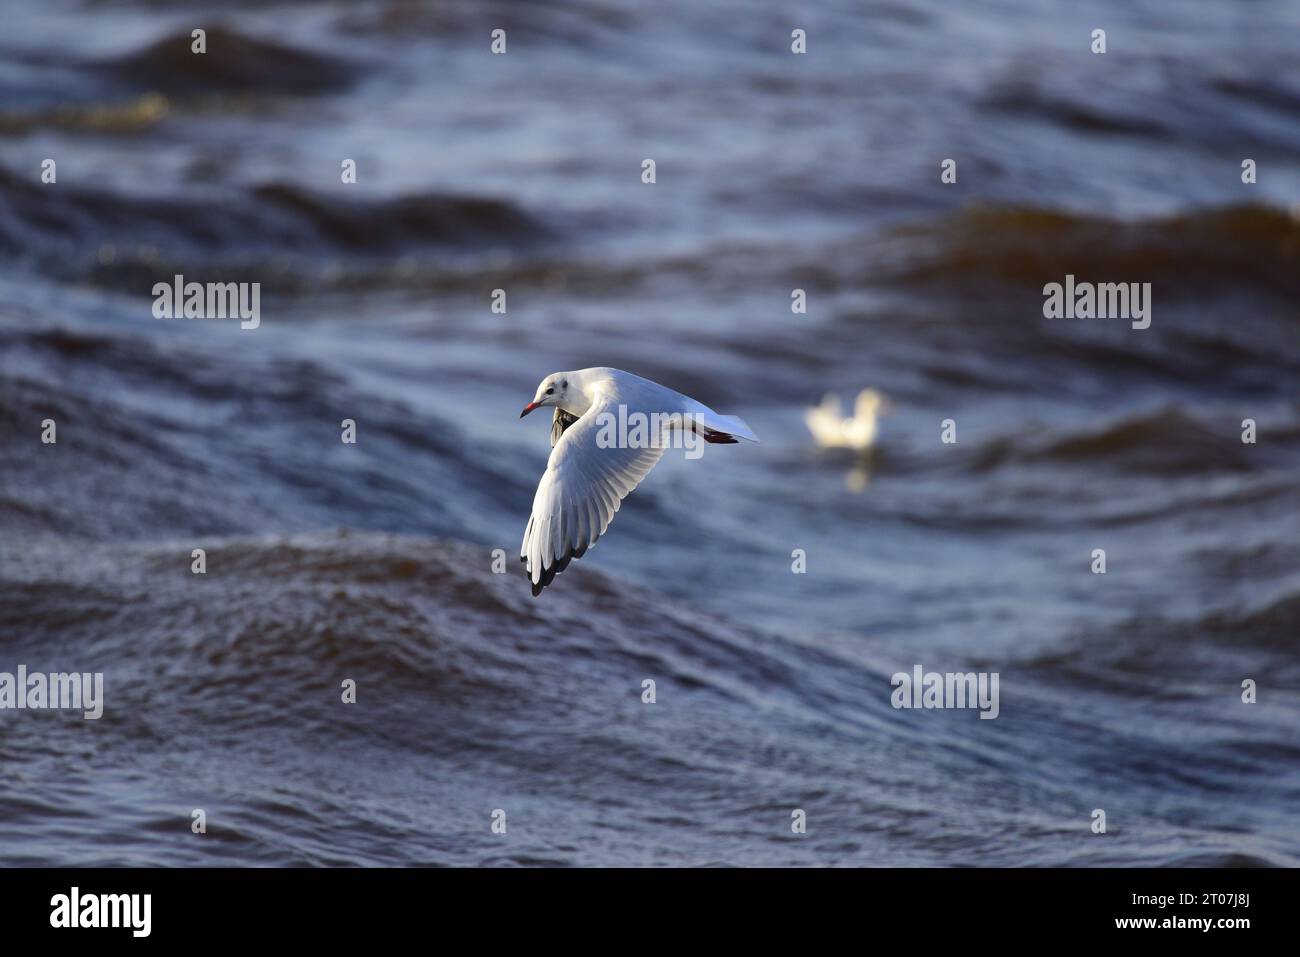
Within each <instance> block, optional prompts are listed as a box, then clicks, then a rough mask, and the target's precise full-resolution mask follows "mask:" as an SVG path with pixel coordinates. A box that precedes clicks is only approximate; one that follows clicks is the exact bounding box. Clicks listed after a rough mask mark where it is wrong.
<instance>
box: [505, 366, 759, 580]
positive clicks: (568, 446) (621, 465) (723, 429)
mask: <svg viewBox="0 0 1300 957" xmlns="http://www.w3.org/2000/svg"><path fill="white" fill-rule="evenodd" d="M542 406H551V407H553V408H554V409H555V413H554V415H553V418H552V425H551V445H552V446H553V448H552V450H551V458H550V461H548V462H547V465H546V471H545V473H543V475H542V479H541V481H540V482H539V483H538V486H537V494H536V495H535V496H534V498H533V511H532V515H531V517H530V518H529V519H528V527H527V529H525V531H524V540H523V544H522V545H521V547H520V551H519V555H520V558H521V560H522V561H523V562H524V567H525V569H526V570H527V572H528V578H529V581H530V582H531V583H532V588H533V595H538V594H540V593H541V591H542V589H543V588H545V587H546V586H547V585H549V584H550V583H551V581H552V580H553V579H554V578H555V576H556V575H557V574H559V573H560V572H561V571H563V570H564V569H565V568H566V567H567V566H568V564H569V562H570V561H571V560H572V559H574V558H581V557H582V555H583V554H584V553H585V552H586V551H587V549H588V548H590V547H591V546H592V545H593V544H595V542H596V539H598V538H599V537H600V536H601V535H603V534H604V533H605V530H606V529H607V528H608V527H609V523H610V522H611V521H612V520H613V518H614V513H615V512H617V511H618V509H619V506H620V504H621V503H622V501H623V499H624V498H626V497H627V495H628V494H629V493H630V492H631V491H632V489H634V488H636V486H637V484H638V483H639V482H640V481H641V480H642V479H643V478H645V476H646V475H647V474H648V473H649V471H650V470H651V469H652V468H654V466H655V464H656V463H657V462H658V461H659V459H660V457H661V456H662V455H663V452H664V449H665V448H669V447H671V446H672V445H674V444H679V443H680V444H684V445H688V446H689V445H690V441H694V442H700V441H703V442H710V443H715V444H730V443H734V442H735V441H736V439H737V438H742V439H747V440H749V441H751V442H757V441H758V439H757V437H756V436H755V435H754V433H753V432H751V431H750V430H749V427H748V426H747V425H745V423H744V422H743V421H741V420H740V419H738V418H736V417H735V416H730V415H720V414H718V413H717V412H714V411H713V410H712V409H710V408H709V407H708V406H707V405H705V404H704V403H702V402H697V401H696V400H695V399H692V398H691V397H690V396H686V395H682V394H681V393H680V392H675V391H673V390H672V389H669V388H667V387H666V386H662V385H660V384H659V383H657V382H652V381H651V380H649V379H643V378H641V377H640V376H638V375H633V374H632V373H630V372H623V371H622V370H620V369H610V368H605V367H599V368H593V369H579V370H577V371H574V372H557V373H555V374H553V375H550V376H547V377H546V378H545V379H543V380H542V384H541V385H540V386H539V387H538V389H537V396H536V397H535V398H534V400H533V401H532V402H531V403H529V404H528V406H526V407H525V409H524V411H523V412H522V413H520V415H521V416H523V415H527V414H528V413H529V412H531V411H532V410H533V409H536V408H539V407H542Z"/></svg>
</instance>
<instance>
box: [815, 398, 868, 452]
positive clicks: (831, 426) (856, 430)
mask: <svg viewBox="0 0 1300 957" xmlns="http://www.w3.org/2000/svg"><path fill="white" fill-rule="evenodd" d="M884 405H885V399H884V397H883V396H882V395H881V394H880V393H879V392H877V391H876V390H875V389H863V390H862V391H861V392H859V393H858V398H857V400H856V401H855V402H854V403H853V417H852V418H847V419H846V418H845V417H844V411H843V409H842V407H841V406H840V399H839V396H837V395H828V396H826V397H825V398H824V399H822V402H821V405H818V406H815V407H814V408H811V409H808V410H807V411H806V412H804V421H805V422H806V423H807V424H808V431H809V432H811V433H812V435H813V438H814V439H815V440H816V441H817V444H818V445H821V446H822V447H823V448H828V449H854V450H855V451H858V452H866V451H868V450H869V449H871V447H872V446H873V445H874V444H875V442H876V430H877V425H878V421H877V420H878V416H879V414H880V413H881V412H882V411H884V409H883V408H882V407H883V406H884Z"/></svg>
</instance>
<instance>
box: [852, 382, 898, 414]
mask: <svg viewBox="0 0 1300 957" xmlns="http://www.w3.org/2000/svg"><path fill="white" fill-rule="evenodd" d="M853 410H854V413H855V414H856V415H857V416H859V417H862V418H865V417H867V416H873V415H876V414H877V413H886V414H887V413H889V412H892V411H893V410H894V404H893V403H892V402H890V401H889V400H888V399H886V398H885V397H884V396H883V395H881V394H880V393H879V392H877V391H876V390H875V389H863V390H862V391H861V392H859V393H858V399H857V401H856V402H855V403H854V404H853Z"/></svg>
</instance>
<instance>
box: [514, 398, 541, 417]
mask: <svg viewBox="0 0 1300 957" xmlns="http://www.w3.org/2000/svg"><path fill="white" fill-rule="evenodd" d="M539 405H541V403H540V402H529V403H528V404H527V405H526V406H524V411H522V412H520V413H519V418H521V419H522V418H523V417H524V416H526V415H527V414H528V413H529V412H531V411H533V409H535V408H537V407H538V406H539Z"/></svg>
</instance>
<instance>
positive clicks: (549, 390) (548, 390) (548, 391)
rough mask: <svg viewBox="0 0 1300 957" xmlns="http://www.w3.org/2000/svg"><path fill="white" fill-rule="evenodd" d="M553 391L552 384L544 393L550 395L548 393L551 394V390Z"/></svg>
mask: <svg viewBox="0 0 1300 957" xmlns="http://www.w3.org/2000/svg"><path fill="white" fill-rule="evenodd" d="M554 391H555V387H554V386H552V387H551V388H549V389H547V390H546V394H547V395H550V394H551V393H552V392H554Z"/></svg>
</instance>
